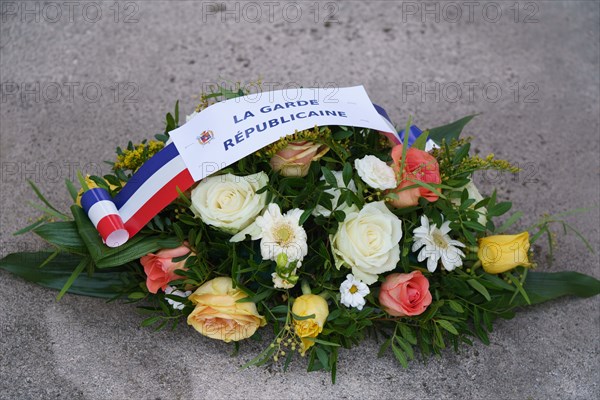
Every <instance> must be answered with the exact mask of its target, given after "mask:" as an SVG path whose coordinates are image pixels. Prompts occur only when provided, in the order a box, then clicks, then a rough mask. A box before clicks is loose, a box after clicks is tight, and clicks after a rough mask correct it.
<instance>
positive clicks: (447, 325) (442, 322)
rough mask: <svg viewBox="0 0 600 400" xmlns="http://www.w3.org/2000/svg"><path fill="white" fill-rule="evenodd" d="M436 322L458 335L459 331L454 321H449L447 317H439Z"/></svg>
mask: <svg viewBox="0 0 600 400" xmlns="http://www.w3.org/2000/svg"><path fill="white" fill-rule="evenodd" d="M435 322H436V323H437V324H438V325H439V326H441V327H442V328H444V329H445V330H447V331H448V332H450V333H451V334H453V335H458V331H457V330H456V328H455V327H454V325H452V322H450V321H447V320H445V319H437V320H435Z"/></svg>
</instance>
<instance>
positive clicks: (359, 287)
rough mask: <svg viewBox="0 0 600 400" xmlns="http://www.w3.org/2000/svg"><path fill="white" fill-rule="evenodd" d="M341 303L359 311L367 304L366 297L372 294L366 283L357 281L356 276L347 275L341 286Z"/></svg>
mask: <svg viewBox="0 0 600 400" xmlns="http://www.w3.org/2000/svg"><path fill="white" fill-rule="evenodd" d="M340 293H341V294H342V298H341V300H340V301H341V303H342V304H343V305H345V306H346V307H356V308H357V309H358V310H359V311H360V310H362V309H363V307H364V305H365V304H366V301H365V296H366V295H368V294H369V293H371V291H370V290H369V287H368V286H367V285H366V283H364V282H361V281H360V280H358V279H356V278H355V277H354V275H352V274H348V275H346V280H345V281H344V282H342V284H341V285H340Z"/></svg>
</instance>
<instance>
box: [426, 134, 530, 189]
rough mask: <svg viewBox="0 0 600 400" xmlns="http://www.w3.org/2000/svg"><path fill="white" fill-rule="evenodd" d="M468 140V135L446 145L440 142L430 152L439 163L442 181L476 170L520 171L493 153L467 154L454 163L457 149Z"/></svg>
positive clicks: (513, 172)
mask: <svg viewBox="0 0 600 400" xmlns="http://www.w3.org/2000/svg"><path fill="white" fill-rule="evenodd" d="M470 141H471V138H470V137H469V138H464V139H459V140H452V142H451V143H449V144H448V146H446V143H442V146H441V147H440V148H437V149H434V150H433V151H432V152H431V154H432V155H433V156H434V157H435V158H436V159H437V160H438V163H439V165H440V172H441V178H442V181H445V180H447V179H448V178H450V177H451V176H457V175H460V174H463V173H469V172H473V171H477V170H486V169H495V170H497V171H507V172H510V173H512V174H516V173H517V172H519V171H520V168H519V167H517V166H514V165H512V164H511V163H510V162H508V161H506V160H499V159H496V156H495V155H494V154H488V155H487V156H486V157H485V158H482V157H479V156H477V155H475V156H467V157H465V158H463V159H462V160H461V161H460V163H459V164H458V165H456V164H454V163H453V161H452V160H453V158H454V155H455V154H456V153H457V151H458V149H459V148H460V147H462V146H463V145H465V144H467V143H469V142H470ZM449 172H450V174H449Z"/></svg>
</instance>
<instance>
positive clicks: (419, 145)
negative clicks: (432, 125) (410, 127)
mask: <svg viewBox="0 0 600 400" xmlns="http://www.w3.org/2000/svg"><path fill="white" fill-rule="evenodd" d="M428 138H429V131H423V133H421V135H419V137H418V138H417V140H415V141H414V142H413V144H412V146H411V147H412V148H413V149H419V150H425V147H426V145H427V139H428Z"/></svg>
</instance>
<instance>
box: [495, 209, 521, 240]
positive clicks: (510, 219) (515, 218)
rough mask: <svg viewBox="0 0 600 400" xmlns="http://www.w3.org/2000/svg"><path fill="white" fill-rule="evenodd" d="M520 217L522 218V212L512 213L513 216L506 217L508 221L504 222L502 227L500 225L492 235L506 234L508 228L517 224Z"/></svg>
mask: <svg viewBox="0 0 600 400" xmlns="http://www.w3.org/2000/svg"><path fill="white" fill-rule="evenodd" d="M522 216H523V212H522V211H517V212H516V213H514V214H513V215H511V216H510V217H508V219H507V220H506V221H504V223H503V224H502V225H500V228H498V229H496V231H495V232H494V233H495V234H499V233H502V232H506V230H507V229H508V228H510V227H511V226H512V225H514V224H515V222H517V221H518V220H519V219H520V218H521V217H522Z"/></svg>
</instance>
